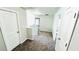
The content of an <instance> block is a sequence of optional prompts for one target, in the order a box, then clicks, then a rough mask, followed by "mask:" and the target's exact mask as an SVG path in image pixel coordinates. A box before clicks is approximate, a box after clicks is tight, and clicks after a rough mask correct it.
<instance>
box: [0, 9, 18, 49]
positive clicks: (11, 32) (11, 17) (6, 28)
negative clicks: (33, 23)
mask: <svg viewBox="0 0 79 59" xmlns="http://www.w3.org/2000/svg"><path fill="white" fill-rule="evenodd" d="M0 22H1V29H2V34H3V37H4V41H5V44H6V47H7V50H12V49H13V48H15V47H16V46H17V45H19V33H17V31H18V27H17V18H16V13H14V12H9V11H3V10H0Z"/></svg>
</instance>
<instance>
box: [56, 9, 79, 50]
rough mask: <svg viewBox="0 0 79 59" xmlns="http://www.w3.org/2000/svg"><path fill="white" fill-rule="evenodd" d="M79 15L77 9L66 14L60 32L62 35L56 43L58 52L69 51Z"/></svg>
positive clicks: (69, 10)
mask: <svg viewBox="0 0 79 59" xmlns="http://www.w3.org/2000/svg"><path fill="white" fill-rule="evenodd" d="M77 13H78V12H77V10H76V9H75V8H70V9H68V10H66V11H65V12H64V15H63V18H62V20H61V25H60V30H59V32H60V33H59V34H60V35H59V37H58V38H57V41H56V47H55V49H56V50H61V51H66V50H67V47H68V44H69V41H70V38H71V35H72V31H73V28H74V25H75V22H76V18H77ZM57 42H58V43H59V44H58V43H57ZM58 47H60V48H58Z"/></svg>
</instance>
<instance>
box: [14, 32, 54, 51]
mask: <svg viewBox="0 0 79 59" xmlns="http://www.w3.org/2000/svg"><path fill="white" fill-rule="evenodd" d="M33 39H34V40H29V39H28V40H26V41H25V42H24V43H23V44H22V45H19V46H18V47H16V48H15V49H14V50H13V51H54V50H55V49H54V45H55V43H54V41H53V39H52V35H51V33H49V32H40V34H39V36H35V37H34V38H33Z"/></svg>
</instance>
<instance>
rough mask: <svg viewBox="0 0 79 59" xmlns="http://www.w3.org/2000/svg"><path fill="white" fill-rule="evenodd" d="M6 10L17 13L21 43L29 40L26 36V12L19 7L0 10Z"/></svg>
mask: <svg viewBox="0 0 79 59" xmlns="http://www.w3.org/2000/svg"><path fill="white" fill-rule="evenodd" d="M0 9H4V10H9V11H14V12H16V13H17V19H18V20H17V21H18V27H19V31H20V40H19V42H20V43H22V42H24V41H25V39H26V38H27V34H26V10H24V9H22V8H19V7H5V8H0Z"/></svg>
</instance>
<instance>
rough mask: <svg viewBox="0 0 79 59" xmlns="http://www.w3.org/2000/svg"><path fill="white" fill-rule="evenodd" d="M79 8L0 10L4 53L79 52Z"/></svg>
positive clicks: (13, 8)
mask: <svg viewBox="0 0 79 59" xmlns="http://www.w3.org/2000/svg"><path fill="white" fill-rule="evenodd" d="M78 26H79V8H77V7H0V51H79V47H78V45H79V28H78Z"/></svg>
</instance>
